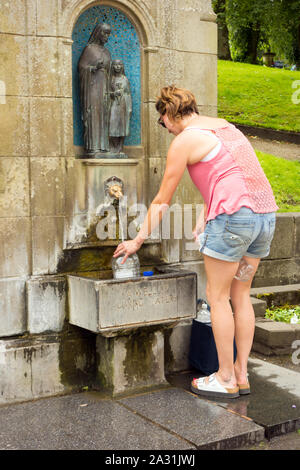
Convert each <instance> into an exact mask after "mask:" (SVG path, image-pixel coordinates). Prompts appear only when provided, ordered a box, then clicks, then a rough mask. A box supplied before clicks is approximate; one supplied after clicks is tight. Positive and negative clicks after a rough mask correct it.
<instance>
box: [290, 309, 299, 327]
mask: <svg viewBox="0 0 300 470" xmlns="http://www.w3.org/2000/svg"><path fill="white" fill-rule="evenodd" d="M290 323H292V324H293V325H297V323H299V320H298V316H297V313H296V312H294V315H293V316H292V317H291V319H290Z"/></svg>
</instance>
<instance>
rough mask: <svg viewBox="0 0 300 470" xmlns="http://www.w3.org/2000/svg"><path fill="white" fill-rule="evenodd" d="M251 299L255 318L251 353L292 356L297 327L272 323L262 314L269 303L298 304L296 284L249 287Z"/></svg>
mask: <svg viewBox="0 0 300 470" xmlns="http://www.w3.org/2000/svg"><path fill="white" fill-rule="evenodd" d="M257 297H258V298H257ZM251 300H252V304H253V307H254V311H255V316H256V322H255V335H254V341H253V347H252V350H253V351H255V352H259V353H261V354H265V355H266V356H272V355H286V354H290V355H292V354H293V352H294V347H295V345H296V344H297V343H296V342H297V341H298V340H299V339H300V324H298V325H292V324H289V323H284V322H275V321H272V320H269V319H267V318H264V315H265V310H266V308H268V307H271V305H272V304H274V305H284V304H285V303H289V304H291V305H294V304H296V305H297V304H300V284H288V285H284V286H268V287H258V288H252V289H251Z"/></svg>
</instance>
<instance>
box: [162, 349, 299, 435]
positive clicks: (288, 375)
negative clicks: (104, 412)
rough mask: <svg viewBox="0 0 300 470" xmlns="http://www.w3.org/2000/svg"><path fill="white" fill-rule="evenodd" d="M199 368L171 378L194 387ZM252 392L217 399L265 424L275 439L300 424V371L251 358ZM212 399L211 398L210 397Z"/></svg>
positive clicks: (222, 404) (177, 384)
mask: <svg viewBox="0 0 300 470" xmlns="http://www.w3.org/2000/svg"><path fill="white" fill-rule="evenodd" d="M202 376H203V374H201V373H200V372H199V371H195V370H194V371H191V372H187V373H185V374H177V375H176V374H173V375H172V376H168V380H169V382H170V383H171V384H172V385H174V386H177V387H181V388H183V389H185V390H189V389H190V382H191V380H192V378H193V377H202ZM249 381H250V385H251V394H250V395H244V396H241V397H239V398H236V399H234V400H227V401H224V400H222V399H214V400H213V402H214V403H217V404H219V405H220V406H223V407H224V408H226V410H230V411H232V412H234V413H236V414H238V415H240V416H241V417H246V418H248V419H251V420H253V421H254V422H255V423H256V424H258V425H260V426H263V427H264V429H265V436H266V438H268V439H271V438H273V437H275V436H279V435H282V434H285V433H287V432H292V431H296V430H297V429H299V428H300V373H299V372H297V371H294V370H291V369H287V368H285V367H281V366H278V365H276V364H272V363H270V362H268V361H265V360H261V359H258V358H250V359H249ZM207 400H209V401H212V400H210V399H207Z"/></svg>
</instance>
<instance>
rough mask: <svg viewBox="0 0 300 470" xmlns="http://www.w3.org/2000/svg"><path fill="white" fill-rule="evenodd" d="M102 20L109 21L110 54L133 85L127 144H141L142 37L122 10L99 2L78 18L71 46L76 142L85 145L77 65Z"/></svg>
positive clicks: (108, 43)
mask: <svg viewBox="0 0 300 470" xmlns="http://www.w3.org/2000/svg"><path fill="white" fill-rule="evenodd" d="M100 23H107V24H109V25H110V26H111V34H110V36H109V40H108V42H107V43H106V44H105V47H106V48H107V49H108V50H109V52H110V53H111V58H112V60H114V59H121V60H123V62H124V66H125V74H126V76H127V78H128V80H129V83H130V87H131V95H132V116H131V121H130V135H129V136H128V137H126V139H125V145H139V144H140V143H141V60H140V42H139V38H138V36H137V33H136V30H135V28H134V26H133V24H132V23H131V22H130V21H129V19H128V18H127V17H126V16H125V15H124V14H123V13H122V12H121V11H119V10H117V9H116V8H113V7H108V6H101V5H96V6H94V7H91V8H89V9H88V10H86V11H84V12H83V13H82V14H81V15H80V17H79V18H78V20H77V23H76V25H75V27H74V30H73V34H72V39H73V41H74V42H73V46H72V74H73V127H74V145H80V146H83V145H84V142H83V126H82V120H81V112H80V92H79V77H78V70H77V65H78V61H79V58H80V55H81V53H82V51H83V49H84V48H85V46H86V45H87V42H88V40H89V37H90V35H91V33H92V32H93V29H94V27H95V26H96V25H97V24H100Z"/></svg>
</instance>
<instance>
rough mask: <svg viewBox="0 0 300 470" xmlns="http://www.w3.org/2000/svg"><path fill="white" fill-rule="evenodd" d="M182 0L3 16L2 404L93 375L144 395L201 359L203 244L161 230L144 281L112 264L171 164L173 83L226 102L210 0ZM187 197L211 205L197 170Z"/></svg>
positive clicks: (210, 105)
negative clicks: (193, 356)
mask: <svg viewBox="0 0 300 470" xmlns="http://www.w3.org/2000/svg"><path fill="white" fill-rule="evenodd" d="M173 6H174V5H173V2H171V1H169V0H158V1H157V2H151V1H148V0H145V1H143V2H140V1H138V0H112V1H111V2H110V1H107V2H105V4H103V3H102V2H95V1H94V0H62V1H60V2H55V1H52V0H51V1H49V2H47V5H46V3H45V2H20V1H19V0H11V1H10V2H7V4H5V5H4V6H3V9H2V10H1V12H0V25H1V28H2V29H1V34H2V41H3V45H4V47H3V50H4V51H5V53H4V55H5V57H4V59H5V60H3V62H2V66H1V67H0V69H1V70H0V115H1V122H3V123H4V125H3V126H2V128H1V129H0V133H1V139H0V140H1V146H0V216H1V218H2V219H1V224H0V240H1V244H0V246H1V249H0V316H1V322H0V404H5V403H12V402H17V401H25V400H32V399H35V398H40V397H44V396H49V395H55V394H61V393H69V392H73V391H81V390H82V388H83V387H87V386H88V387H91V388H97V390H101V391H103V392H105V393H109V394H111V395H116V394H120V393H132V392H133V391H136V390H143V389H149V388H151V387H156V386H161V385H164V384H165V383H166V382H165V373H166V371H174V370H182V369H184V368H187V367H188V360H187V355H188V354H187V352H188V345H189V334H190V327H191V321H192V318H193V317H194V316H195V313H196V298H197V297H203V292H204V290H205V277H204V268H203V260H202V257H201V254H199V253H198V251H197V247H194V249H193V250H189V251H187V250H186V249H185V244H186V241H187V240H186V238H185V236H182V237H181V238H180V239H178V238H176V237H174V233H173V232H174V230H173V229H171V233H170V237H169V238H168V239H163V238H162V236H161V232H160V230H159V229H158V230H157V231H156V232H155V233H154V234H153V236H151V238H149V239H148V240H146V242H145V243H144V244H143V246H142V247H141V249H140V250H139V252H138V256H139V259H140V266H141V272H140V274H141V275H140V277H136V278H133V279H129V280H128V279H127V280H125V279H124V280H119V279H113V276H112V267H111V261H112V255H113V252H114V250H115V247H116V246H117V245H118V243H120V241H121V240H122V238H123V237H124V238H125V239H126V238H133V236H134V231H136V230H138V228H139V225H140V224H141V222H142V220H143V217H144V215H145V213H142V211H141V208H140V207H139V206H143V207H144V208H147V207H148V206H149V203H150V202H151V201H152V199H153V198H154V196H155V194H156V193H157V191H158V189H159V186H160V182H161V178H162V175H163V172H164V166H165V156H166V151H167V148H168V147H169V145H170V141H171V136H169V135H168V133H165V132H163V130H162V129H160V128H159V126H157V112H156V110H155V105H154V103H155V98H156V96H157V94H158V93H159V90H160V88H161V87H162V86H165V85H166V84H170V83H175V84H178V85H179V86H183V87H186V88H189V89H191V90H193V91H194V92H195V94H196V97H197V101H198V103H199V109H200V111H201V112H203V113H207V114H211V115H214V116H215V115H216V113H217V100H216V98H217V87H216V79H215V80H212V79H211V77H215V78H216V76H217V74H216V71H217V61H216V59H217V41H216V38H217V26H216V21H215V20H216V18H215V15H214V14H213V12H212V9H211V5H210V2H207V1H206V0H199V1H198V2H194V3H193V6H192V7H191V2H188V3H186V2H181V1H180V2H177V7H178V8H173ZM11 70H14V79H13V80H12V79H11ZM2 90H4V91H3V94H2ZM1 113H2V114H1ZM121 195H122V197H121ZM197 198H198V199H197ZM175 199H176V202H177V203H178V204H179V205H180V206H181V207H183V205H184V204H186V205H187V206H186V209H187V210H188V211H189V213H190V214H193V215H195V207H194V203H196V202H201V200H199V196H198V194H197V192H196V189H193V188H192V187H191V185H190V181H189V180H186V179H185V177H184V179H183V181H182V184H181V185H180V187H179V188H178V192H177V193H176V196H175V198H174V202H175ZM133 208H136V209H135V210H134V209H133ZM139 211H140V213H139ZM137 214H139V216H137ZM122 227H123V228H124V232H123V233H122ZM126 228H127V230H126ZM188 242H190V240H188ZM145 270H152V271H153V273H154V274H153V276H151V278H146V277H145V276H143V271H145ZM12 371H13V373H12Z"/></svg>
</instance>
